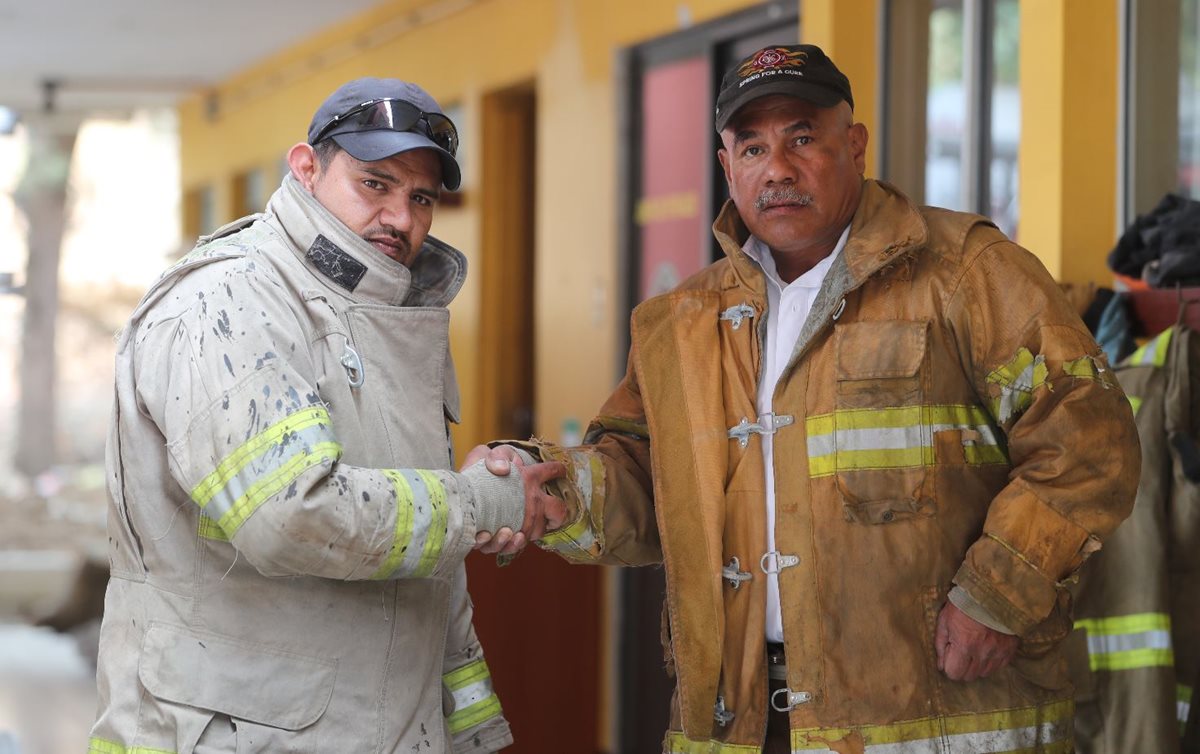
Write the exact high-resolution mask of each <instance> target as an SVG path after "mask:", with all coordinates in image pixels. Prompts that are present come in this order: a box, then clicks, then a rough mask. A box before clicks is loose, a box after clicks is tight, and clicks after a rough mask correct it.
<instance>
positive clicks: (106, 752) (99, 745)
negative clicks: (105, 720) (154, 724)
mask: <svg viewBox="0 0 1200 754" xmlns="http://www.w3.org/2000/svg"><path fill="white" fill-rule="evenodd" d="M88 754H175V752H174V751H172V750H170V749H149V748H146V747H145V746H122V745H121V744H119V743H116V742H114V741H106V740H105V739H103V738H89V739H88Z"/></svg>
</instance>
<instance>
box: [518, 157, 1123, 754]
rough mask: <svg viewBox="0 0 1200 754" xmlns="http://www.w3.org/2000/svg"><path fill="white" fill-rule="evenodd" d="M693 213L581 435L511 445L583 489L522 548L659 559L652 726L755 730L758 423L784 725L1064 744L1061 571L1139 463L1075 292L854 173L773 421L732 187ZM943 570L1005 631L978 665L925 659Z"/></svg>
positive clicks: (744, 746) (707, 736)
mask: <svg viewBox="0 0 1200 754" xmlns="http://www.w3.org/2000/svg"><path fill="white" fill-rule="evenodd" d="M714 230H715V233H716V236H717V239H718V240H719V241H720V243H721V246H722V247H723V249H724V250H725V254H726V258H725V259H724V260H722V261H720V262H717V263H715V264H713V265H712V266H710V267H708V268H707V269H705V270H703V271H702V272H700V273H699V274H697V275H696V276H694V277H693V278H691V279H690V280H688V281H686V282H684V283H683V284H682V285H680V286H679V287H678V288H677V289H676V290H674V291H672V292H670V293H667V294H664V295H662V296H658V297H656V298H653V299H650V300H649V301H647V302H645V303H643V304H642V305H640V306H639V307H638V308H637V309H636V310H635V311H634V314H633V318H632V349H631V354H630V360H629V371H628V374H627V376H626V378H625V379H624V381H623V382H622V383H621V385H620V386H619V387H618V388H617V390H616V392H615V393H613V395H612V397H611V398H609V400H608V402H607V403H606V404H605V405H604V407H603V408H602V409H601V411H600V414H599V416H598V417H597V418H596V419H595V420H594V421H593V423H592V424H591V426H590V428H589V432H588V435H587V439H586V440H585V443H586V444H585V445H584V446H583V447H580V448H570V449H562V448H556V447H553V446H545V445H530V447H531V448H535V449H537V450H539V451H540V453H541V454H542V455H543V456H546V457H553V458H561V459H562V460H564V461H565V462H566V463H567V465H568V468H569V477H570V482H569V484H567V485H566V486H565V487H564V489H563V494H564V495H566V496H567V497H568V498H569V499H570V501H571V503H572V505H573V506H574V507H575V510H576V511H577V514H578V515H577V517H576V518H575V520H574V522H573V523H572V524H570V525H568V526H567V527H565V528H563V529H561V530H559V531H557V532H555V533H553V534H551V535H550V536H548V537H547V538H546V540H545V542H544V546H546V547H549V548H553V549H555V550H557V551H559V552H560V553H561V554H563V555H564V556H566V557H568V558H570V559H572V560H575V561H580V562H593V561H596V562H603V563H616V564H634V565H637V564H647V563H655V562H659V561H662V562H663V563H665V567H666V576H667V615H668V619H669V620H668V626H667V630H668V632H669V638H668V641H669V653H670V656H671V658H672V663H671V664H672V666H673V672H674V673H675V675H676V678H677V688H676V695H675V700H674V705H673V710H674V712H673V716H672V722H671V730H670V731H669V732H668V733H667V736H666V738H665V740H664V745H663V746H664V751H668V752H707V753H712V754H717V753H718V752H720V753H724V752H730V753H732V752H738V753H743V752H746V753H748V752H756V751H758V750H759V747H760V746H761V744H762V741H763V736H764V731H765V728H766V720H767V711H768V706H767V705H768V698H767V688H768V687H767V675H766V664H765V660H764V642H765V639H764V620H765V618H764V616H765V601H766V598H765V591H766V579H765V577H764V575H763V571H762V569H761V564H760V561H761V560H762V559H763V557H764V555H765V554H766V553H765V550H766V518H765V517H766V513H765V506H764V498H763V495H764V482H763V479H764V469H763V460H762V454H761V448H760V447H759V443H758V437H759V433H760V432H761V431H763V430H766V431H772V430H773V431H774V433H775V434H774V443H775V463H776V469H775V474H776V487H775V489H776V491H777V499H776V511H777V514H776V515H777V518H776V523H775V538H776V543H777V547H778V554H777V556H776V557H774V558H769V559H768V560H767V564H768V565H771V564H773V565H774V567H778V568H780V590H781V599H782V603H783V627H784V634H785V639H786V641H785V643H786V652H787V668H788V679H787V685H788V687H789V689H790V690H791V691H792V692H793V697H792V699H793V702H794V704H795V707H794V709H793V710H792V711H791V713H790V720H791V726H792V734H791V735H792V749H793V751H804V752H809V751H819V752H834V751H836V752H864V751H866V752H881V753H882V752H932V751H936V752H939V753H940V754H943V753H946V752H963V753H964V754H965V753H966V752H971V753H972V754H974V753H975V752H985V751H1010V750H1022V751H1024V750H1031V751H1032V750H1034V747H1038V748H1037V749H1036V750H1037V751H1058V752H1061V751H1066V750H1068V748H1069V747H1070V736H1071V726H1070V721H1071V702H1070V699H1071V690H1070V686H1069V683H1068V680H1067V675H1066V671H1065V666H1064V663H1063V661H1062V657H1061V654H1060V651H1059V648H1058V647H1059V643H1060V642H1061V640H1062V639H1063V637H1065V636H1066V635H1067V633H1068V632H1069V630H1070V628H1071V617H1070V605H1069V598H1068V596H1067V593H1066V592H1065V591H1064V589H1063V588H1062V584H1063V581H1064V580H1065V579H1068V578H1069V577H1070V576H1071V575H1072V574H1073V573H1075V571H1076V569H1078V568H1079V567H1080V565H1081V564H1082V563H1083V561H1084V559H1085V558H1086V557H1087V556H1088V554H1089V553H1091V552H1093V551H1094V550H1096V549H1097V548H1098V547H1099V544H1100V540H1101V539H1103V538H1104V537H1105V536H1107V535H1108V534H1109V533H1110V532H1111V531H1112V530H1113V528H1114V527H1115V526H1116V525H1117V523H1118V522H1120V521H1121V519H1122V518H1123V517H1125V516H1126V515H1127V514H1128V512H1129V509H1130V505H1131V503H1132V500H1133V494H1134V489H1135V486H1136V483H1137V478H1138V465H1139V455H1138V445H1137V437H1136V434H1135V431H1134V427H1133V422H1132V417H1131V413H1130V408H1129V404H1128V401H1127V400H1126V399H1125V396H1124V394H1123V393H1122V392H1121V389H1120V388H1119V387H1118V386H1117V383H1116V380H1115V379H1114V378H1113V375H1112V372H1111V371H1110V369H1109V367H1108V365H1107V363H1106V362H1105V359H1104V357H1103V355H1102V354H1101V352H1100V350H1099V348H1098V347H1097V346H1096V344H1095V342H1094V341H1093V339H1092V338H1091V337H1090V335H1089V334H1088V332H1087V330H1086V329H1085V328H1084V326H1083V324H1082V323H1081V322H1080V321H1079V318H1078V316H1077V315H1076V314H1075V313H1074V311H1073V310H1072V309H1071V308H1070V306H1069V305H1068V304H1067V303H1066V301H1065V300H1064V299H1063V297H1062V296H1061V294H1060V292H1059V291H1058V288H1057V286H1056V285H1055V283H1054V282H1053V281H1052V280H1051V279H1050V277H1049V276H1048V275H1047V274H1046V272H1045V270H1044V269H1043V267H1042V266H1041V264H1039V263H1038V261H1037V260H1036V259H1035V258H1034V257H1033V256H1032V255H1031V254H1029V253H1028V252H1027V251H1025V250H1024V249H1021V248H1020V247H1018V246H1017V245H1015V244H1013V243H1012V242H1010V241H1009V240H1008V239H1006V238H1005V237H1004V236H1003V235H1002V234H1001V233H1000V232H999V231H998V230H996V228H995V227H994V226H993V225H992V224H991V223H989V222H987V221H986V220H985V219H984V218H981V217H977V216H974V215H967V214H962V213H955V212H949V211H944V210H938V209H930V208H917V207H915V206H914V205H912V204H911V203H910V202H909V201H908V200H907V199H906V198H905V197H903V196H902V195H901V194H900V193H899V192H897V191H896V190H895V189H893V188H891V187H890V186H888V185H887V184H884V183H879V182H875V181H867V182H866V183H865V184H864V190H863V195H862V199H861V202H860V205H859V207H858V210H857V212H856V214H855V216H854V218H853V221H852V224H851V228H850V234H849V239H848V241H847V244H846V246H845V249H844V251H843V253H842V254H841V255H840V257H839V258H838V259H837V260H836V261H835V263H834V266H833V268H832V269H831V270H830V272H829V275H828V277H827V279H826V281H825V283H824V285H823V287H822V289H821V292H820V293H819V295H818V297H817V299H816V301H815V303H814V306H813V310H812V313H811V314H810V315H809V318H808V320H807V322H806V323H805V325H804V328H803V331H802V333H801V335H800V338H799V342H798V343H797V346H796V349H795V351H794V353H793V356H792V359H791V361H790V364H789V366H788V367H787V368H786V369H785V371H784V372H783V375H782V377H781V379H780V381H779V384H778V387H777V389H776V391H775V394H774V397H773V406H774V410H775V417H774V420H771V418H770V417H756V415H755V391H756V385H757V384H758V374H759V370H760V368H761V352H762V338H763V337H764V332H765V325H764V322H765V320H764V313H765V307H766V305H767V297H766V294H765V288H764V286H765V281H764V278H763V274H762V271H761V270H760V268H759V267H758V266H757V265H756V264H755V263H754V262H753V261H751V260H750V259H749V258H748V257H747V256H746V255H745V254H744V253H743V252H742V249H741V244H742V243H743V242H744V241H745V239H746V237H747V231H746V228H745V226H744V225H743V224H742V222H741V220H740V218H739V217H738V214H737V211H736V209H735V208H734V207H733V206H732V204H729V205H727V206H726V207H725V209H724V211H723V212H722V214H721V216H720V218H719V219H718V220H717V222H716V224H715V226H714ZM755 425H757V426H755ZM739 427H740V428H739ZM743 439H744V440H745V442H743V441H742V440H743ZM955 583H957V584H958V585H960V586H962V587H963V588H965V589H966V590H967V592H968V593H969V594H970V595H971V596H972V597H974V599H975V600H976V601H977V602H978V603H979V605H980V606H982V607H983V608H984V609H985V610H986V611H987V612H988V613H990V615H991V616H993V617H994V618H995V619H997V620H998V621H1000V622H1001V623H1002V624H1004V625H1006V626H1008V627H1010V628H1011V629H1013V630H1014V631H1015V632H1016V633H1017V634H1019V636H1020V638H1021V644H1020V650H1019V653H1018V656H1017V658H1016V660H1015V661H1014V662H1013V663H1012V665H1011V667H1009V668H1007V669H1005V670H1003V671H1001V672H999V673H997V674H995V675H994V676H993V677H991V678H989V679H986V680H980V681H977V682H974V683H959V682H953V681H950V680H948V679H947V678H946V677H945V676H944V675H942V674H941V673H939V672H938V670H937V668H936V664H935V654H934V629H935V621H936V618H937V615H938V613H939V611H940V610H941V608H942V606H943V605H944V603H945V600H946V596H947V593H948V591H949V590H950V588H951V587H952V585H953V584H955ZM718 718H719V719H718Z"/></svg>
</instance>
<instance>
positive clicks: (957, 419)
mask: <svg viewBox="0 0 1200 754" xmlns="http://www.w3.org/2000/svg"><path fill="white" fill-rule="evenodd" d="M805 425H806V428H807V431H808V465H809V476H811V477H822V476H830V475H832V474H835V473H837V472H838V471H858V470H866V469H899V468H911V467H916V466H932V465H933V464H934V462H935V460H936V459H935V453H934V439H933V436H934V435H935V434H937V433H938V432H944V431H948V430H960V431H962V432H963V446H962V447H963V455H964V457H965V459H966V461H967V463H970V464H976V465H985V464H1006V463H1008V455H1007V453H1006V452H1005V450H1004V448H1003V447H1002V446H1001V444H1000V440H999V437H1000V433H999V430H998V429H997V428H996V427H995V426H994V425H993V424H992V423H991V416H990V415H989V414H988V413H987V411H986V410H984V409H983V408H981V407H979V406H965V405H958V406H953V405H952V406H903V407H897V408H882V409H850V410H843V411H836V412H834V413H832V414H821V415H819V416H813V417H809V418H808V419H807V420H806V422H805Z"/></svg>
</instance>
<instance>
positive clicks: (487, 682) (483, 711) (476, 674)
mask: <svg viewBox="0 0 1200 754" xmlns="http://www.w3.org/2000/svg"><path fill="white" fill-rule="evenodd" d="M442 683H444V684H445V685H446V690H447V691H449V692H450V695H451V696H452V697H453V698H454V712H453V713H451V714H450V717H448V718H447V719H446V724H447V725H448V726H449V727H450V733H451V734H452V735H458V734H459V733H461V732H463V731H464V730H467V729H468V728H474V727H475V726H476V725H480V724H481V723H484V722H486V721H488V720H491V719H492V718H495V717H499V716H500V715H501V714H503V710H501V709H500V699H499V697H497V696H496V693H495V691H493V689H492V675H491V673H490V672H489V671H488V667H487V663H485V662H484V661H483V660H482V659H479V660H474V661H472V662H469V663H467V664H466V665H463V666H462V667H461V668H457V669H455V670H452V671H450V672H449V673H447V674H445V675H444V676H442Z"/></svg>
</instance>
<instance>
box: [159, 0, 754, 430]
mask: <svg viewBox="0 0 1200 754" xmlns="http://www.w3.org/2000/svg"><path fill="white" fill-rule="evenodd" d="M753 4H754V3H753V2H751V1H750V0H704V1H701V0H693V1H692V2H685V3H680V2H674V1H672V2H666V1H663V0H605V2H598V1H595V0H445V1H443V2H436V1H435V2H428V1H425V2H422V1H420V0H403V1H398V2H392V3H389V4H386V5H384V6H382V7H380V8H379V9H377V10H374V11H371V12H369V13H366V14H363V15H362V16H360V17H358V18H356V19H354V20H352V21H350V22H348V23H346V24H343V25H341V26H338V27H335V28H333V29H330V30H328V31H326V32H325V33H323V34H321V35H320V36H318V37H317V38H314V39H312V40H308V41H306V42H304V43H302V44H300V45H298V46H296V47H295V48H293V49H290V50H287V51H285V52H283V53H281V54H279V55H276V56H274V57H272V58H270V59H268V60H266V61H265V62H263V63H262V64H261V65H258V66H256V67H254V68H252V69H250V70H247V71H245V72H243V73H241V74H239V75H238V76H236V77H235V78H233V79H232V80H230V81H228V82H227V83H225V84H223V85H221V86H219V87H218V88H217V89H216V90H215V91H214V92H210V93H202V94H198V95H196V96H195V97H193V98H192V99H190V100H188V101H187V102H185V103H184V104H183V105H182V106H181V108H180V136H181V152H182V175H183V184H184V188H185V190H186V189H189V188H194V187H197V186H200V185H205V184H211V185H213V186H214V187H215V189H216V202H217V214H218V220H220V221H224V220H228V219H231V214H232V191H231V188H230V187H231V185H232V180H233V176H234V175H235V174H237V173H240V172H244V171H246V170H248V169H252V168H256V167H259V168H263V169H265V170H266V171H267V175H268V176H271V182H272V183H273V182H274V180H275V178H276V177H277V176H278V175H279V173H278V170H279V168H278V164H279V161H280V159H281V158H282V156H283V155H284V153H285V152H286V151H287V149H288V148H289V147H291V145H292V144H294V143H296V142H298V141H302V140H303V139H304V138H305V133H306V130H307V127H308V122H309V119H310V118H311V117H312V113H313V111H314V110H315V109H316V108H317V106H318V105H319V104H320V102H321V100H322V99H324V98H325V97H326V96H327V95H328V94H329V93H330V92H331V91H333V90H334V89H335V88H336V87H337V86H338V85H340V84H341V83H343V82H344V81H347V80H349V79H352V78H356V77H359V76H367V75H373V76H395V77H399V78H409V79H412V80H415V81H417V82H419V83H420V84H421V85H422V86H424V87H425V88H426V89H428V90H429V92H430V93H431V94H433V96H434V97H435V98H436V99H437V100H438V101H439V102H440V103H441V104H442V105H443V106H451V105H456V104H457V105H460V106H461V107H462V115H461V118H460V120H461V121H462V122H460V123H459V124H458V125H459V127H460V130H461V132H462V134H463V137H464V150H463V153H464V155H465V165H464V170H465V174H464V203H463V206H462V207H460V208H442V209H440V210H439V211H438V214H437V216H436V218H435V220H434V226H433V233H434V235H437V236H438V237H440V238H443V239H445V240H446V241H448V242H450V243H452V244H454V245H456V246H457V247H459V248H460V249H462V250H463V251H464V253H466V255H467V257H468V258H469V261H470V263H471V265H472V267H473V268H474V270H475V271H478V270H479V268H480V267H481V265H482V263H483V262H482V260H481V259H480V258H479V255H478V248H479V241H480V238H479V237H480V223H479V219H480V212H479V208H480V204H479V202H480V197H479V196H478V194H477V193H473V191H472V188H473V187H474V186H476V185H477V184H478V181H479V176H478V155H479V138H478V134H479V118H480V115H479V102H480V100H481V98H482V96H483V95H484V94H485V93H487V92H489V91H492V90H495V89H501V88H504V87H506V86H510V85H512V84H517V83H521V82H530V81H532V82H533V83H534V86H535V90H536V92H537V100H538V101H537V108H538V133H539V139H540V140H539V142H538V174H537V178H538V196H537V197H530V199H531V201H537V203H538V204H537V227H536V238H537V249H538V251H537V270H536V286H537V301H536V318H537V326H536V333H535V337H536V338H537V349H538V357H537V381H538V384H539V385H540V386H544V389H542V390H540V391H539V396H538V405H537V407H536V415H537V417H538V423H537V431H538V432H539V434H543V435H545V436H547V437H550V438H556V437H557V436H558V432H559V427H560V426H561V423H562V420H563V419H564V418H566V417H568V416H569V417H575V418H577V419H579V420H580V421H583V422H586V421H587V420H588V419H589V418H591V415H592V413H593V412H594V411H595V410H596V408H597V407H598V406H599V405H600V403H601V401H602V400H603V399H604V398H605V397H606V396H607V395H608V393H609V392H610V391H611V389H612V387H613V381H614V374H615V371H616V369H617V358H616V348H617V342H618V336H619V332H620V330H619V328H620V327H622V326H623V323H622V322H621V320H620V319H619V315H618V313H617V307H618V304H619V301H618V292H619V290H620V286H619V285H618V281H617V279H616V274H617V228H616V223H617V219H616V201H617V198H616V184H615V181H616V174H617V161H618V159H619V151H618V148H617V142H616V140H617V134H616V118H615V112H616V110H615V108H616V103H617V96H618V93H617V92H616V91H615V89H614V84H613V62H614V59H615V53H616V51H617V50H618V49H620V48H622V47H626V46H629V45H632V44H636V43H639V42H642V41H645V40H648V39H652V38H654V37H657V36H661V35H663V34H667V33H670V32H672V31H675V30H677V29H678V24H679V19H680V16H681V13H680V8H681V7H685V8H686V10H687V11H688V13H687V14H686V15H688V16H690V18H691V20H692V21H693V22H694V23H701V22H704V21H707V20H710V19H713V18H716V17H719V16H723V15H726V14H728V13H731V12H734V11H737V10H740V9H742V8H745V7H749V6H751V5H753ZM414 17H416V18H417V19H418V20H416V21H413V19H414ZM421 18H424V19H428V20H426V21H422V20H419V19H421ZM214 99H215V101H216V102H217V103H218V109H217V113H218V114H217V116H216V118H214V119H210V118H209V117H208V116H207V115H206V110H207V108H208V106H209V103H210V102H211V101H212V100H214ZM451 309H452V313H453V316H452V331H451V339H452V349H453V352H454V357H455V361H456V363H457V366H458V374H459V381H460V385H461V388H462V392H463V409H464V423H463V425H462V426H461V427H459V428H457V431H456V437H455V439H456V444H457V445H458V446H459V450H460V452H461V451H462V450H463V449H464V448H465V447H468V446H469V444H470V443H474V442H477V441H480V440H483V439H488V438H482V437H479V436H478V433H477V432H476V431H475V429H474V420H473V418H472V409H473V407H474V403H475V393H476V387H477V380H478V375H476V373H475V372H476V363H477V362H476V359H475V354H474V347H473V344H474V343H475V342H476V339H477V337H478V316H479V279H478V275H475V276H468V280H467V284H466V286H465V287H464V289H463V292H462V293H461V294H460V295H459V297H458V299H457V300H456V301H455V302H454V304H453V305H452V307H451Z"/></svg>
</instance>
